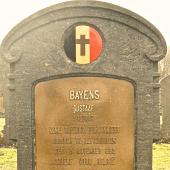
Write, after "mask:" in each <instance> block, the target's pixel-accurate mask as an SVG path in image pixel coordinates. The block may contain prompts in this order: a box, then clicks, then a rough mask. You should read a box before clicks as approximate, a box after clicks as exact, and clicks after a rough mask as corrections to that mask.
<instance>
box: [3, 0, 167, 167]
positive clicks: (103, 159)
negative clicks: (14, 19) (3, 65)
mask: <svg viewBox="0 0 170 170" xmlns="http://www.w3.org/2000/svg"><path fill="white" fill-rule="evenodd" d="M165 53H166V44H165V41H164V39H163V37H162V35H161V34H160V32H159V31H158V30H157V29H156V28H155V27H154V26H153V25H152V24H150V23H149V22H148V21H146V20H145V19H143V18H142V17H140V16H138V15H137V14H134V13H132V12H130V11H128V10H126V9H124V8H121V7H118V6H114V5H111V4H107V3H102V2H96V1H72V2H66V3H62V4H59V5H55V6H52V7H49V8H47V9H45V10H42V11H40V12H38V13H36V14H34V15H32V16H31V17H29V18H27V19H26V20H25V21H23V22H21V23H20V24H19V25H18V26H17V27H15V28H14V29H13V30H12V31H11V32H10V33H9V34H8V36H7V37H6V38H5V40H4V41H3V43H2V45H1V54H2V55H3V57H4V58H5V60H6V61H7V62H8V63H9V65H10V68H11V69H10V72H9V74H8V79H9V86H8V89H9V95H8V96H7V98H8V99H9V103H8V105H7V106H8V107H7V108H6V110H7V114H8V115H9V119H8V121H9V123H10V126H9V129H8V130H9V139H12V140H16V141H17V149H18V151H17V153H18V169H19V170H34V169H35V168H36V169H37V170H47V169H49V170H58V169H62V170H68V169H69V170H74V169H79V170H83V169H86V170H92V169H98V170H108V169H126V170H132V169H135V168H136V169H138V170H144V169H147V170H151V169H152V142H153V141H154V140H155V139H159V133H160V129H159V126H160V121H159V107H158V102H159V100H158V95H159V83H158V80H159V74H158V72H157V71H158V70H157V67H158V61H159V60H160V59H162V58H163V57H164V56H165Z"/></svg>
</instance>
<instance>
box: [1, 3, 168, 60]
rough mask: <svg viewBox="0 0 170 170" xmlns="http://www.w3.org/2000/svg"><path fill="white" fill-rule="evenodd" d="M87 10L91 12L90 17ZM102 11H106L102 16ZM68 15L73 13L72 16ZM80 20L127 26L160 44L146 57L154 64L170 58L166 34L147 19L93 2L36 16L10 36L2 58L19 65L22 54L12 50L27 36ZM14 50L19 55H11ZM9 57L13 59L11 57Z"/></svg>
mask: <svg viewBox="0 0 170 170" xmlns="http://www.w3.org/2000/svg"><path fill="white" fill-rule="evenodd" d="M79 9H81V12H79ZM87 9H88V10H89V12H88V13H87ZM98 10H102V12H101V11H100V12H99V11H98ZM66 11H69V15H68V12H67V13H66ZM92 14H93V15H92ZM110 14H111V15H110ZM76 17H79V18H81V17H94V18H102V19H106V20H110V21H115V22H119V23H121V24H124V25H127V26H129V27H131V28H132V29H134V30H136V31H138V32H140V33H141V34H143V35H144V36H146V37H148V38H149V39H150V40H151V41H152V42H153V43H155V44H156V50H153V49H150V50H148V51H147V52H146V53H145V54H144V55H146V56H147V57H148V58H149V59H150V60H152V61H159V60H161V59H162V58H163V57H164V56H165V55H166V52H167V46H166V42H165V40H164V38H163V36H162V34H161V33H160V32H159V30H158V29H157V28H156V27H155V26H153V25H152V24H151V23H150V22H148V21H147V20H146V19H144V18H143V17H141V16H139V15H137V14H135V13H134V12H131V11H129V10H127V9H125V8H122V7H119V6H117V5H113V4H110V3H106V2H99V1H92V0H91V1H88V0H87V1H85V0H75V1H68V2H64V3H60V4H56V5H53V6H51V7H48V8H46V9H43V10H41V11H39V12H37V13H35V14H33V15H32V16H30V17H28V18H27V19H25V20H24V21H22V22H21V23H20V24H18V25H17V26H16V27H14V28H13V29H12V30H11V31H10V32H9V33H8V35H7V36H6V38H5V39H4V40H3V42H2V44H1V49H0V51H1V54H3V55H6V54H7V56H8V57H7V60H8V59H10V62H13V60H14V62H16V60H19V59H18V58H17V59H15V56H17V57H18V55H16V53H20V52H17V49H13V48H12V46H13V45H14V44H15V43H16V42H17V41H18V40H20V39H21V38H23V37H24V36H25V35H26V34H28V33H29V32H31V31H33V30H35V29H38V28H39V27H41V26H43V25H46V24H48V23H52V22H56V21H60V20H63V19H71V18H76ZM11 50H12V51H15V52H16V53H14V54H10V53H11V52H10V51H11ZM9 54H10V55H13V56H9ZM11 58H12V61H11Z"/></svg>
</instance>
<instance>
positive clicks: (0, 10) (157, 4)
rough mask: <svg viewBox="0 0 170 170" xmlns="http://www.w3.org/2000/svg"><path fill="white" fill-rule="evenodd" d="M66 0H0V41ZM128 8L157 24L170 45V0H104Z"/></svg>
mask: <svg viewBox="0 0 170 170" xmlns="http://www.w3.org/2000/svg"><path fill="white" fill-rule="evenodd" d="M64 1H65V0H46V1H45V0H0V43H1V42H2V40H3V38H4V37H5V35H6V34H7V33H8V32H9V31H10V30H11V29H12V28H13V27H14V26H15V25H16V24H18V23H19V22H20V21H22V20H23V19H25V18H26V17H28V16H30V15H32V14H33V13H35V12H37V11H39V10H41V9H43V8H46V7H49V6H50V5H54V4H57V3H60V2H64ZM103 1H105V2H110V3H113V4H116V5H119V6H122V7H124V8H127V9H129V10H131V11H133V12H135V13H137V14H139V15H141V16H143V17H144V18H145V19H147V20H148V21H149V22H151V23H152V24H153V25H155V26H156V27H157V28H158V29H159V31H160V32H161V33H162V35H163V36H164V38H165V40H166V42H167V45H168V46H170V0H103Z"/></svg>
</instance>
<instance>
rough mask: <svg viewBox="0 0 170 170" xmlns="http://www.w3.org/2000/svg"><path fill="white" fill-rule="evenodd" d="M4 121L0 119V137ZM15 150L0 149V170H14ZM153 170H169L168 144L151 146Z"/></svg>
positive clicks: (8, 148) (169, 149)
mask: <svg viewBox="0 0 170 170" xmlns="http://www.w3.org/2000/svg"><path fill="white" fill-rule="evenodd" d="M4 123H5V119H2V118H0V136H2V133H1V131H2V130H3V126H4ZM16 161H17V158H16V149H15V148H12V147H3V146H1V147H0V170H16V169H17V168H16V167H17V165H16ZM153 170H170V144H162V143H160V144H153Z"/></svg>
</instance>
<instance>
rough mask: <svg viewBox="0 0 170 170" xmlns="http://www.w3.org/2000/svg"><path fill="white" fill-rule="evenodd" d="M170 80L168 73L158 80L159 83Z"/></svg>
mask: <svg viewBox="0 0 170 170" xmlns="http://www.w3.org/2000/svg"><path fill="white" fill-rule="evenodd" d="M167 81H168V82H170V75H167V76H166V77H163V78H162V79H161V80H160V83H164V82H167Z"/></svg>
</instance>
